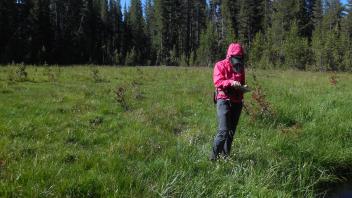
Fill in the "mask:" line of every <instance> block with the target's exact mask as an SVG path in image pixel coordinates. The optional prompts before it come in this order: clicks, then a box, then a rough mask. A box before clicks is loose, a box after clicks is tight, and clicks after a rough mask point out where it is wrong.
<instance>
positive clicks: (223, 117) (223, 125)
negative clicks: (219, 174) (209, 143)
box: [211, 100, 243, 160]
mask: <svg viewBox="0 0 352 198" xmlns="http://www.w3.org/2000/svg"><path fill="white" fill-rule="evenodd" d="M242 106H243V105H242V103H232V102H230V101H229V100H218V101H217V103H216V109H217V116H218V124H219V128H218V132H217V135H216V136H215V139H214V144H213V151H212V154H211V159H212V160H215V159H217V158H218V157H219V154H220V153H222V154H223V155H224V156H225V157H227V156H228V155H229V154H230V150H231V145H232V141H233V136H234V135H235V131H236V127H237V124H238V120H239V118H240V115H241V111H242Z"/></svg>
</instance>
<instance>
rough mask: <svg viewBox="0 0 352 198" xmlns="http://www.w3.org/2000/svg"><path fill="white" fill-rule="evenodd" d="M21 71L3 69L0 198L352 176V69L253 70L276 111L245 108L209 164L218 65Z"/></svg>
mask: <svg viewBox="0 0 352 198" xmlns="http://www.w3.org/2000/svg"><path fill="white" fill-rule="evenodd" d="M14 71H16V68H13V67H1V68H0V137H1V138H0V197H63V196H68V197H156V196H161V197H314V196H317V195H319V194H320V195H324V193H325V191H326V190H328V188H327V184H329V183H337V182H339V181H341V180H342V179H343V178H349V177H351V171H352V169H351V168H350V167H351V166H352V141H351V138H352V114H351V110H352V109H351V106H352V100H351V98H352V91H351V90H352V75H351V74H344V73H338V74H329V73H311V72H298V71H256V72H255V74H256V76H257V78H258V83H260V86H261V90H262V92H263V93H264V94H265V99H266V100H267V102H268V103H270V107H271V108H272V111H273V112H274V115H273V116H272V117H270V119H265V117H264V118H262V117H258V118H256V119H253V118H252V117H251V115H248V114H246V113H243V114H242V117H241V120H240V123H239V126H238V131H237V132H236V135H235V140H234V146H233V152H232V154H231V157H230V158H229V159H227V160H220V161H219V162H216V163H212V162H210V161H209V160H208V156H209V154H210V149H211V143H212V140H213V137H214V135H215V132H216V127H217V126H216V117H215V107H214V105H213V104H212V99H211V94H212V91H213V85H212V70H211V69H207V68H174V67H171V68H166V67H134V68H130V67H128V68H112V67H93V68H92V67H84V66H82V67H65V68H58V67H53V68H50V70H49V69H48V68H46V67H26V68H25V72H26V73H27V75H26V78H25V79H26V80H23V78H18V79H19V80H16V76H14V75H16V72H14ZM21 71H22V70H21ZM252 72H253V71H249V72H248V74H247V83H248V84H249V85H253V84H255V83H254V80H253V75H251V74H252ZM331 75H335V77H334V79H335V80H336V83H331V82H330V81H331ZM10 79H11V80H10ZM14 79H15V80H14ZM122 90H123V91H122ZM246 102H247V103H248V104H249V103H251V102H252V103H253V104H254V105H255V101H254V100H253V98H252V97H251V94H250V93H249V94H248V95H246Z"/></svg>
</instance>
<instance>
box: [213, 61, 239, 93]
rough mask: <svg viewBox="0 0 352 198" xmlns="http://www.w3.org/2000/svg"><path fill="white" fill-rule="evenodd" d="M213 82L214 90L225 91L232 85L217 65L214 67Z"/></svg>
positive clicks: (231, 81)
mask: <svg viewBox="0 0 352 198" xmlns="http://www.w3.org/2000/svg"><path fill="white" fill-rule="evenodd" d="M213 81H214V85H215V87H216V88H222V89H226V88H229V87H231V86H233V85H234V82H235V81H233V80H228V79H226V78H225V74H224V71H223V70H222V68H221V65H220V64H219V63H217V64H216V65H215V67H214V74H213Z"/></svg>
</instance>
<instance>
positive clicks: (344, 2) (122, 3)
mask: <svg viewBox="0 0 352 198" xmlns="http://www.w3.org/2000/svg"><path fill="white" fill-rule="evenodd" d="M130 1H131V0H121V6H122V8H124V7H125V3H126V5H127V6H129V5H130ZM142 2H143V4H144V3H145V0H142ZM341 2H342V3H343V4H346V3H347V0H341Z"/></svg>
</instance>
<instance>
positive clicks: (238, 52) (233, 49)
mask: <svg viewBox="0 0 352 198" xmlns="http://www.w3.org/2000/svg"><path fill="white" fill-rule="evenodd" d="M243 55H244V54H243V48H242V46H241V44H239V43H231V44H230V46H229V48H228V49H227V54H226V58H227V59H229V58H230V57H231V56H243Z"/></svg>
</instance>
